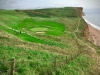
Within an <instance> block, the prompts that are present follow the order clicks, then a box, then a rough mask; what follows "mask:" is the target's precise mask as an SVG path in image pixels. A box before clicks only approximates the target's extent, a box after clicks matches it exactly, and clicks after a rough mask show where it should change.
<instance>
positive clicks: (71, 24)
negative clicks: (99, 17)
mask: <svg viewBox="0 0 100 75" xmlns="http://www.w3.org/2000/svg"><path fill="white" fill-rule="evenodd" d="M81 13H82V12H81V11H80V10H79V9H78V8H73V7H65V8H48V9H36V10H0V75H10V72H11V61H12V58H14V59H15V69H14V75H99V74H100V72H99V68H100V67H98V66H100V65H98V62H97V60H96V55H95V54H93V52H92V49H89V48H88V47H87V46H85V45H84V44H82V43H81V42H80V41H79V40H78V39H81V40H82V41H85V42H86V40H85V38H84V36H83V30H84V29H85V28H86V26H87V25H86V23H85V22H84V20H83V19H82V18H81V16H80V14H81ZM76 36H77V37H76ZM87 43H89V42H87ZM90 45H91V46H94V45H92V44H90ZM95 48H96V49H99V48H98V47H95ZM91 55H93V56H91ZM66 57H67V59H66ZM66 60H67V62H66ZM55 63H56V65H55ZM97 68H98V69H97Z"/></svg>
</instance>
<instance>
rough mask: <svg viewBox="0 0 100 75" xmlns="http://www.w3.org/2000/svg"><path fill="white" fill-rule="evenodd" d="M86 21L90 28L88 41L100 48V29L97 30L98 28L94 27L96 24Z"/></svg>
mask: <svg viewBox="0 0 100 75" xmlns="http://www.w3.org/2000/svg"><path fill="white" fill-rule="evenodd" d="M83 19H84V18H83ZM84 20H85V22H86V24H87V27H88V40H89V41H91V42H92V43H93V44H95V45H97V46H100V29H99V28H97V27H98V26H94V24H92V23H90V22H88V21H87V20H86V19H84Z"/></svg>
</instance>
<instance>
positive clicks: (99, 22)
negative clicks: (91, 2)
mask: <svg viewBox="0 0 100 75" xmlns="http://www.w3.org/2000/svg"><path fill="white" fill-rule="evenodd" d="M83 12H84V13H85V16H83V19H84V20H85V21H86V22H87V23H88V24H90V25H91V26H92V27H94V28H96V29H98V30H100V9H99V8H98V9H97V8H95V9H89V10H83Z"/></svg>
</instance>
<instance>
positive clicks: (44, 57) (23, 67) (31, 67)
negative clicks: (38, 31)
mask: <svg viewBox="0 0 100 75" xmlns="http://www.w3.org/2000/svg"><path fill="white" fill-rule="evenodd" d="M0 56H1V57H0V59H1V60H0V74H6V75H9V73H10V61H11V59H12V57H14V58H15V75H25V74H28V75H29V74H32V75H38V74H39V75H42V74H51V75H59V74H60V75H61V74H63V75H66V74H71V75H73V74H74V75H80V74H81V70H82V71H84V72H87V70H88V64H89V63H88V59H87V58H86V56H84V55H80V56H78V57H77V58H75V59H74V60H73V61H70V62H69V63H68V64H65V65H64V66H62V65H61V66H60V67H57V69H56V72H55V71H54V58H55V57H56V58H57V64H59V63H60V62H61V61H62V60H65V56H61V55H55V54H52V53H50V52H44V51H41V50H25V49H23V48H15V47H10V46H7V47H5V46H0ZM63 62H65V61H63Z"/></svg>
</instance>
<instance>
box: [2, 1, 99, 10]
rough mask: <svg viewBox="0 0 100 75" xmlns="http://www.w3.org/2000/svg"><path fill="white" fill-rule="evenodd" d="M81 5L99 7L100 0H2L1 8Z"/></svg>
mask: <svg viewBox="0 0 100 75" xmlns="http://www.w3.org/2000/svg"><path fill="white" fill-rule="evenodd" d="M64 6H81V7H84V8H93V7H95V8H99V7H100V0H0V8H5V9H13V8H14V9H18V8H21V9H22V8H23V9H26V8H31V9H32V8H44V7H64Z"/></svg>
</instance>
